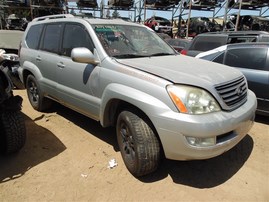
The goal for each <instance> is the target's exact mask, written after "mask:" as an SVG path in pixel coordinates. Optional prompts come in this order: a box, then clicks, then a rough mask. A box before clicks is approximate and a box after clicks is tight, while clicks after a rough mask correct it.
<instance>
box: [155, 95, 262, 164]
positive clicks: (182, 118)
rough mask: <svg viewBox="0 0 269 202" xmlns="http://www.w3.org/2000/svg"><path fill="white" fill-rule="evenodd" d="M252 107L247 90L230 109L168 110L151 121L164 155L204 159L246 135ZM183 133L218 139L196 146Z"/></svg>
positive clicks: (252, 97)
mask: <svg viewBox="0 0 269 202" xmlns="http://www.w3.org/2000/svg"><path fill="white" fill-rule="evenodd" d="M256 107H257V100H256V96H255V95H254V93H253V92H251V91H249V93H248V100H247V102H246V103H245V104H244V105H242V106H241V107H240V108H238V109H236V110H234V111H231V112H225V111H220V112H215V113H209V114H204V115H188V114H183V113H176V112H171V111H170V112H166V113H162V114H161V115H159V116H158V117H159V118H157V117H155V118H156V119H155V120H154V121H153V122H154V123H157V127H156V130H157V132H158V134H159V137H160V140H161V143H162V146H163V149H164V153H165V156H166V158H168V159H173V160H195V159H208V158H212V157H215V156H218V155H220V154H222V153H224V152H226V151H228V150H229V149H231V148H232V147H234V146H235V145H236V144H237V143H238V142H240V140H242V139H243V138H244V137H245V136H246V135H247V133H248V132H249V130H250V129H251V127H252V126H253V123H254V118H255V111H256ZM160 117H161V118H160ZM156 121H157V122H156ZM155 126H156V124H155ZM186 136H191V137H197V138H210V137H216V139H218V141H217V143H216V144H215V145H214V146H208V147H196V146H192V145H190V144H189V143H188V142H187V140H186ZM224 136H225V137H224ZM223 137H224V138H223Z"/></svg>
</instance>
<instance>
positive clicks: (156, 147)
mask: <svg viewBox="0 0 269 202" xmlns="http://www.w3.org/2000/svg"><path fill="white" fill-rule="evenodd" d="M116 131H117V140H118V144H119V148H120V151H121V155H122V158H123V161H124V163H125V165H126V167H127V169H128V170H129V171H130V173H132V174H133V175H134V176H136V177H138V176H143V175H146V174H149V173H151V172H153V171H155V170H156V169H157V168H158V165H159V162H160V143H159V140H158V138H157V137H156V135H155V133H154V132H153V129H152V128H151V127H150V125H149V124H148V123H147V121H145V120H144V119H143V118H141V117H139V116H138V115H136V114H134V113H132V112H130V111H122V112H121V113H120V114H119V116H118V119H117V126H116Z"/></svg>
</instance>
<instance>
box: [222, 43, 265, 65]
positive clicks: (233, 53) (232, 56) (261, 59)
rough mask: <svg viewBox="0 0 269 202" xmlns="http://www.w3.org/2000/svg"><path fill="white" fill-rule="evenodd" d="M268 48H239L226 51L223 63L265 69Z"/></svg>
mask: <svg viewBox="0 0 269 202" xmlns="http://www.w3.org/2000/svg"><path fill="white" fill-rule="evenodd" d="M267 50H268V48H263V47H261V48H255V50H254V49H253V48H252V47H251V48H243V49H242V48H240V49H236V48H235V49H230V50H228V51H227V53H226V56H225V61H224V63H225V64H226V65H229V66H233V67H241V68H248V69H259V70H265V68H266V59H267Z"/></svg>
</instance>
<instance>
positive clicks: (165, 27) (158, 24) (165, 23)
mask: <svg viewBox="0 0 269 202" xmlns="http://www.w3.org/2000/svg"><path fill="white" fill-rule="evenodd" d="M144 24H145V25H146V26H148V27H150V28H151V29H153V30H154V31H156V32H162V33H166V34H168V35H170V36H171V35H172V28H173V26H172V23H171V22H170V21H169V20H168V19H166V18H163V17H158V16H152V17H151V18H149V19H147V20H146V21H145V23H144Z"/></svg>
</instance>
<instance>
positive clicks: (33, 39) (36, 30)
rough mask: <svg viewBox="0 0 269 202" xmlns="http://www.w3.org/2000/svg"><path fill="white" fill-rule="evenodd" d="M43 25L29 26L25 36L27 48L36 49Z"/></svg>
mask: <svg viewBox="0 0 269 202" xmlns="http://www.w3.org/2000/svg"><path fill="white" fill-rule="evenodd" d="M43 27H44V26H43V25H41V24H40V25H33V26H31V27H30V29H29V31H28V33H27V36H26V39H25V40H26V44H27V46H28V47H29V48H32V49H38V44H39V39H40V36H41V33H42V30H43Z"/></svg>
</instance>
